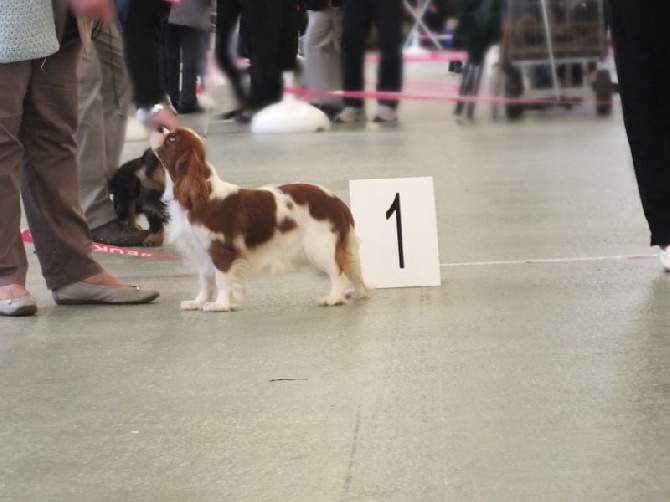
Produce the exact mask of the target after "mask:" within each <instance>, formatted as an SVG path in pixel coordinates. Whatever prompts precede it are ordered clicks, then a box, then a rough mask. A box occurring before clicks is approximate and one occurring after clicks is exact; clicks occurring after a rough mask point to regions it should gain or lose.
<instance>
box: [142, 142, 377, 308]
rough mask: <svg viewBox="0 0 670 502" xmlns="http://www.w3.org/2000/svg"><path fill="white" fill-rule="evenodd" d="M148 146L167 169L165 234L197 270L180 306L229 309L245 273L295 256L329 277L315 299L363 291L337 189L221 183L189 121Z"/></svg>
mask: <svg viewBox="0 0 670 502" xmlns="http://www.w3.org/2000/svg"><path fill="white" fill-rule="evenodd" d="M151 146H152V148H153V149H154V151H155V153H156V156H157V157H158V158H159V159H160V161H161V163H162V164H163V166H164V167H165V169H166V171H167V173H168V175H169V176H167V177H166V187H165V199H166V202H167V203H168V210H169V213H170V226H169V227H168V237H169V240H170V242H173V243H174V244H175V245H176V246H177V247H178V248H179V249H180V251H181V252H182V254H183V255H184V257H185V258H186V259H187V260H188V261H190V262H192V264H194V265H195V266H196V267H197V268H198V271H199V277H200V291H199V293H198V295H197V296H196V298H195V299H194V300H192V301H184V302H182V304H181V308H182V310H203V311H205V312H227V311H230V310H234V309H235V308H237V307H239V306H240V304H241V302H242V299H243V296H244V292H245V286H246V279H247V276H248V274H249V273H253V272H258V271H261V270H263V269H266V268H270V269H272V270H282V269H291V268H292V267H293V266H294V265H296V264H298V260H300V259H301V258H302V259H305V258H306V259H307V260H308V261H309V262H311V263H312V264H313V265H314V266H315V267H316V268H318V269H319V270H322V271H323V272H325V273H326V274H328V277H329V278H330V281H331V288H330V292H329V293H328V295H327V296H325V297H323V298H320V299H319V300H318V303H319V305H323V306H331V305H342V304H344V303H345V300H346V298H348V297H354V298H363V297H367V296H368V294H369V291H370V290H369V288H368V286H366V284H365V282H364V280H363V277H362V275H361V269H360V260H359V256H358V239H357V238H356V234H355V233H354V219H353V217H352V215H351V211H350V210H349V208H348V207H347V205H346V204H345V203H344V202H342V201H341V200H340V199H338V198H337V197H336V196H334V195H333V194H331V193H329V192H328V191H326V190H325V189H323V188H321V187H319V186H316V185H309V184H301V183H294V184H287V185H279V186H266V187H262V188H258V189H249V188H241V187H239V186H237V185H233V184H230V183H226V182H225V181H223V180H221V179H220V178H219V177H218V175H217V173H216V171H215V170H214V168H213V167H212V166H211V165H210V164H208V163H207V161H206V158H205V145H204V143H203V141H202V140H201V139H200V137H199V136H198V135H197V134H196V133H194V132H193V131H191V130H189V129H176V130H174V131H167V130H163V131H160V132H155V133H153V134H152V136H151ZM351 284H353V286H354V288H353V291H350V286H351Z"/></svg>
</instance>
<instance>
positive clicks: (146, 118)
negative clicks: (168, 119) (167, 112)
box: [135, 103, 169, 124]
mask: <svg viewBox="0 0 670 502" xmlns="http://www.w3.org/2000/svg"><path fill="white" fill-rule="evenodd" d="M165 108H169V107H168V106H167V105H164V104H161V103H158V104H155V105H154V106H152V107H146V108H138V109H137V111H136V112H135V118H136V119H137V120H139V121H140V122H142V123H143V124H148V123H150V122H151V121H152V120H153V119H154V118H155V117H156V115H158V114H159V113H160V112H161V110H164V109H165Z"/></svg>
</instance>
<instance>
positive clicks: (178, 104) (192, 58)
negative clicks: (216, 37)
mask: <svg viewBox="0 0 670 502" xmlns="http://www.w3.org/2000/svg"><path fill="white" fill-rule="evenodd" d="M202 42H203V39H202V30H199V29H197V28H192V27H190V26H180V25H176V24H168V25H167V26H166V27H165V32H164V48H165V75H166V77H167V88H168V94H169V96H170V101H172V105H173V106H174V107H175V108H190V107H195V106H196V105H197V104H198V100H197V98H196V95H195V86H196V82H197V79H198V63H199V60H200V54H201V48H202V45H201V44H202ZM180 81H181V83H180Z"/></svg>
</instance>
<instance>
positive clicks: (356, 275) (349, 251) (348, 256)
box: [337, 228, 373, 298]
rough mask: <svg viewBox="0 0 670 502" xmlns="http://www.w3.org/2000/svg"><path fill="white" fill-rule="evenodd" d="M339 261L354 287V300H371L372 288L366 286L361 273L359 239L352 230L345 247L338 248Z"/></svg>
mask: <svg viewBox="0 0 670 502" xmlns="http://www.w3.org/2000/svg"><path fill="white" fill-rule="evenodd" d="M337 261H338V263H339V264H340V266H341V267H342V270H343V271H344V274H345V275H346V276H347V277H348V278H349V280H350V281H351V282H352V283H353V285H354V288H355V289H354V291H353V294H352V295H348V297H349V296H353V297H354V298H369V297H370V295H371V294H372V289H373V288H372V286H370V285H368V284H366V282H365V280H364V279H363V274H362V272H361V259H360V256H359V254H358V238H357V237H356V234H355V233H354V229H353V228H352V229H351V230H350V231H349V235H348V237H347V239H346V242H345V243H344V245H341V246H338V253H337Z"/></svg>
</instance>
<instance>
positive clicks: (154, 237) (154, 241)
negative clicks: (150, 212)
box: [143, 232, 164, 248]
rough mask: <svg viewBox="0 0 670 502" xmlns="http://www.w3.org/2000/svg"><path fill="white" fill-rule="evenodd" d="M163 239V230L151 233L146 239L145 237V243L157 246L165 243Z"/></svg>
mask: <svg viewBox="0 0 670 502" xmlns="http://www.w3.org/2000/svg"><path fill="white" fill-rule="evenodd" d="M163 239H164V236H163V232H158V233H155V234H149V235H148V236H147V237H146V239H144V242H143V244H144V245H145V246H147V247H151V248H155V247H158V246H162V245H163Z"/></svg>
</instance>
